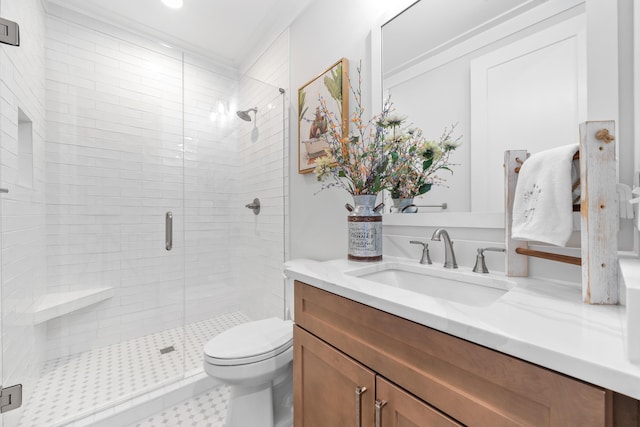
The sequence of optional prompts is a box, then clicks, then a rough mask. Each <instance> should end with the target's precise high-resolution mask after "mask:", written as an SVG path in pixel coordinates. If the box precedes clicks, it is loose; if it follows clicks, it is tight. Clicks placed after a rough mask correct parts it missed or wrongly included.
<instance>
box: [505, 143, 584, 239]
mask: <svg viewBox="0 0 640 427" xmlns="http://www.w3.org/2000/svg"><path fill="white" fill-rule="evenodd" d="M578 149H579V146H578V144H571V145H564V146H562V147H557V148H553V149H551V150H546V151H542V152H540V153H536V154H533V155H531V157H529V159H527V161H526V162H524V164H523V165H522V167H521V168H520V173H519V174H518V183H517V185H516V191H515V198H514V201H513V223H512V231H511V237H512V238H513V239H518V240H535V241H538V242H545V243H550V244H552V245H557V246H564V245H566V244H567V241H568V240H569V238H570V237H571V232H572V230H573V218H572V212H573V203H572V195H571V193H572V191H571V186H572V174H571V169H572V164H573V161H572V158H573V155H574V154H575V153H576V152H577V151H578Z"/></svg>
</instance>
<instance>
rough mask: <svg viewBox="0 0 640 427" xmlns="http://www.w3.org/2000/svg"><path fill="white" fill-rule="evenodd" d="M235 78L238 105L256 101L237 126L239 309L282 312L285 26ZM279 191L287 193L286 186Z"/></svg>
mask: <svg viewBox="0 0 640 427" xmlns="http://www.w3.org/2000/svg"><path fill="white" fill-rule="evenodd" d="M252 77H253V78H252ZM254 78H255V79H254ZM256 79H257V80H256ZM258 80H261V81H266V82H269V83H270V84H271V85H272V86H265V85H264V84H261V83H260V82H258ZM240 82H241V84H240V100H242V101H241V104H240V105H239V106H238V107H239V108H240V109H243V110H245V109H248V108H253V107H256V106H257V107H258V112H257V114H256V119H255V121H254V122H251V123H247V122H242V123H241V125H240V126H239V141H238V143H239V156H240V162H239V163H240V176H241V177H242V179H241V180H240V191H239V192H238V194H237V195H236V197H235V199H236V200H237V201H235V202H234V209H235V211H234V218H235V219H236V222H235V224H234V227H237V233H238V242H237V245H236V246H235V253H234V255H233V257H232V259H233V262H234V263H235V268H234V271H236V272H237V274H236V278H237V283H239V284H240V287H241V292H242V298H240V301H241V306H240V309H241V311H243V312H244V313H247V314H248V315H249V316H250V317H252V318H264V317H272V316H277V317H282V316H283V313H284V281H283V276H282V263H283V262H284V260H285V258H288V254H287V253H286V251H287V250H288V249H286V247H285V246H286V241H287V239H285V234H286V232H288V229H287V227H288V225H287V224H286V223H287V221H284V218H285V214H284V212H288V198H287V197H286V196H285V197H284V200H283V190H282V188H283V181H284V180H287V179H288V166H287V167H286V168H285V167H283V155H284V156H286V157H285V158H284V164H285V165H288V164H289V162H288V152H289V149H288V145H289V136H288V133H287V132H284V129H289V123H288V114H287V113H286V112H283V102H284V103H285V104H284V105H285V106H286V107H285V108H286V111H288V108H289V99H290V94H289V86H288V85H289V33H288V31H286V32H284V33H283V34H281V35H280V37H278V39H277V40H276V41H275V42H274V43H273V44H272V45H271V47H270V49H269V50H268V51H267V52H266V53H265V54H263V55H262V56H261V58H260V59H259V60H258V61H257V62H256V63H255V64H254V65H253V66H252V67H251V68H250V69H249V70H248V71H247V73H246V76H245V77H244V78H243V79H241V80H240ZM280 88H282V89H284V90H285V93H284V94H280V92H279V89H280ZM256 128H257V131H256V130H255V129H256ZM283 128H284V129H283ZM283 132H284V134H283ZM256 134H257V136H258V138H257V139H256V138H255V136H256ZM283 144H284V148H283ZM283 174H284V177H283ZM284 194H288V192H287V189H286V188H285V193H284ZM254 197H258V198H259V199H260V202H261V206H262V208H261V211H260V214H259V215H257V216H256V215H253V213H252V212H251V211H250V210H248V209H246V208H245V207H244V205H245V204H247V203H249V202H250V201H252V200H253V199H254ZM283 204H284V209H286V211H284V210H283ZM287 215H288V214H287Z"/></svg>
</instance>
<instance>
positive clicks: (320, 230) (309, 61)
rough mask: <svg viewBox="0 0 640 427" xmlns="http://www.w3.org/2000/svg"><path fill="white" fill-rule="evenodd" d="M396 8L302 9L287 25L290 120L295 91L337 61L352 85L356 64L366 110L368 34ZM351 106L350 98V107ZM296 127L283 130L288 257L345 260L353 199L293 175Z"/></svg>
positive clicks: (331, 4) (331, 5)
mask: <svg viewBox="0 0 640 427" xmlns="http://www.w3.org/2000/svg"><path fill="white" fill-rule="evenodd" d="M398 3H399V2H384V1H382V0H377V1H365V0H354V1H349V2H341V1H338V0H328V1H316V2H314V3H312V4H311V5H310V6H309V7H308V8H307V9H305V10H304V12H303V13H302V14H301V15H300V16H299V17H298V19H296V20H295V21H294V22H293V23H292V25H291V92H292V93H291V95H292V96H291V97H290V99H291V107H290V110H289V114H290V116H291V117H297V108H298V106H297V102H298V98H297V92H298V89H299V88H300V87H301V86H303V85H305V84H306V83H308V82H309V80H310V79H312V78H313V77H315V76H317V75H318V74H319V73H320V72H322V71H324V70H326V69H327V68H328V67H329V66H330V65H331V64H333V63H335V62H336V61H337V60H339V59H340V58H342V57H346V58H347V59H349V60H350V70H349V72H350V75H351V76H352V78H353V82H354V83H357V73H356V67H357V65H358V62H359V61H360V60H361V59H362V61H363V62H362V68H363V73H362V77H363V103H364V105H365V107H366V108H369V105H370V100H371V77H370V76H371V73H370V70H371V58H370V55H369V41H368V38H369V33H370V30H371V29H372V28H373V27H374V26H375V25H376V24H378V25H379V24H380V23H381V22H382V21H381V17H383V16H385V15H388V14H389V12H390V11H395V10H397V9H398V8H399V7H400V5H399V4H398ZM389 17H390V16H389ZM327 20H330V24H329V23H328V22H327ZM353 103H354V100H353V97H351V99H350V105H351V106H353ZM373 113H374V114H376V113H377V111H374V112H373ZM365 115H368V114H365ZM297 125H298V123H297V121H295V120H292V121H291V122H290V129H289V135H290V137H291V141H292V144H291V150H290V153H289V155H290V161H289V169H290V170H291V171H292V173H291V208H290V209H291V213H290V216H291V255H292V257H293V258H303V257H308V258H315V259H321V260H326V259H331V258H339V257H345V256H346V252H347V240H346V234H347V233H346V227H347V225H346V224H347V219H346V214H347V211H346V210H345V208H344V204H345V203H347V202H349V203H353V200H350V195H349V194H348V193H346V192H345V191H341V190H337V189H332V190H325V191H322V192H320V193H318V194H315V193H316V192H317V191H318V190H319V189H320V184H318V183H317V182H316V178H315V176H314V175H313V174H312V173H311V174H306V175H300V174H298V173H297V170H298V165H297V159H298V151H297V150H298V142H297V135H298V130H297Z"/></svg>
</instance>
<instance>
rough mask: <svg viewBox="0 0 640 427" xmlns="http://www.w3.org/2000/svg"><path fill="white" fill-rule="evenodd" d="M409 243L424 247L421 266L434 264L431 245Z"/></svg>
mask: <svg viewBox="0 0 640 427" xmlns="http://www.w3.org/2000/svg"><path fill="white" fill-rule="evenodd" d="M409 243H412V244H414V245H422V257H421V258H420V264H432V262H431V256H430V255H429V244H428V243H427V242H421V241H419V240H410V241H409Z"/></svg>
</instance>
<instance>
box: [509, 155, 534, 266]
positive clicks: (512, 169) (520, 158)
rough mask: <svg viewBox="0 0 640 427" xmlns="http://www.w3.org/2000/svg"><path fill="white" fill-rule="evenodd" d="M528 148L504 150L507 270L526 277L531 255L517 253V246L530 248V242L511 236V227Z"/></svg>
mask: <svg viewBox="0 0 640 427" xmlns="http://www.w3.org/2000/svg"><path fill="white" fill-rule="evenodd" d="M527 157H528V154H527V150H508V151H505V152H504V177H505V180H504V182H505V186H504V195H505V197H504V210H505V215H504V218H505V224H504V235H505V248H506V253H505V272H506V273H507V276H514V277H526V276H528V275H529V257H528V256H526V255H520V254H518V253H516V249H517V248H525V249H526V248H528V247H529V244H528V243H527V242H526V241H523V240H514V239H512V238H511V228H512V223H513V201H514V199H515V194H516V183H517V182H518V172H517V171H516V168H518V171H519V170H520V169H519V168H520V166H522V163H523V162H524V161H525V160H526V159H527Z"/></svg>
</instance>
